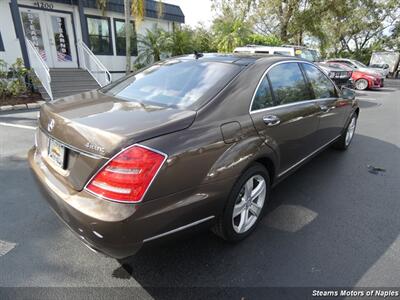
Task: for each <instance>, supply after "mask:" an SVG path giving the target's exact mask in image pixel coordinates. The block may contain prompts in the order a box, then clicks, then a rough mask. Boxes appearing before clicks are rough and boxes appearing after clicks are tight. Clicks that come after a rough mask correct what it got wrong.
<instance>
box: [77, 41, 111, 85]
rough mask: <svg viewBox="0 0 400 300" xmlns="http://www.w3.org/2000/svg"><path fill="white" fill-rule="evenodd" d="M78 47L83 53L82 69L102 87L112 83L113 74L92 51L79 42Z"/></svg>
mask: <svg viewBox="0 0 400 300" xmlns="http://www.w3.org/2000/svg"><path fill="white" fill-rule="evenodd" d="M78 47H79V50H80V52H81V56H80V57H81V65H82V67H83V68H84V69H85V70H86V71H88V72H89V73H90V75H92V77H93V78H94V80H96V81H97V83H98V84H99V85H100V86H101V87H103V86H105V85H107V84H109V83H110V82H111V74H110V72H109V71H108V70H107V69H106V67H105V66H104V65H103V64H102V63H101V62H100V60H99V59H98V58H97V57H96V55H94V53H93V52H92V50H90V49H89V47H88V46H86V44H85V43H84V42H82V41H79V42H78Z"/></svg>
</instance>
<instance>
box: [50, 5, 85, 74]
mask: <svg viewBox="0 0 400 300" xmlns="http://www.w3.org/2000/svg"><path fill="white" fill-rule="evenodd" d="M46 19H47V29H48V33H49V43H50V51H51V55H52V61H53V65H54V67H55V68H76V67H78V65H77V60H76V47H75V39H74V36H73V32H72V22H71V15H69V14H61V13H53V12H51V13H49V12H48V13H46Z"/></svg>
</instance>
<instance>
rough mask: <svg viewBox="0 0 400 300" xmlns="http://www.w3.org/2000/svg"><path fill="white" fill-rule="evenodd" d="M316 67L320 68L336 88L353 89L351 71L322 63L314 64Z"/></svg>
mask: <svg viewBox="0 0 400 300" xmlns="http://www.w3.org/2000/svg"><path fill="white" fill-rule="evenodd" d="M316 65H317V66H318V67H320V68H321V69H322V71H324V72H325V74H327V75H328V76H329V78H330V79H332V80H333V82H335V84H336V85H337V86H338V87H340V88H342V87H348V88H354V80H353V78H352V75H353V71H352V70H351V69H347V70H345V69H344V68H341V67H339V66H336V67H334V66H330V65H329V64H327V63H323V62H319V63H316Z"/></svg>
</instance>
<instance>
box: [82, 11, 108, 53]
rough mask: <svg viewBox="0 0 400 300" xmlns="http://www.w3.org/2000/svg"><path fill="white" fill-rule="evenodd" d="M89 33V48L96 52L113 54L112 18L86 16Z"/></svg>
mask: <svg viewBox="0 0 400 300" xmlns="http://www.w3.org/2000/svg"><path fill="white" fill-rule="evenodd" d="M86 23H87V27H88V34H89V48H90V50H92V51H93V53H94V54H99V55H112V54H113V50H112V41H111V30H110V19H109V18H105V17H98V16H86Z"/></svg>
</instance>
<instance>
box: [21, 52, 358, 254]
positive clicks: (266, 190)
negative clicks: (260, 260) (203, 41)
mask: <svg viewBox="0 0 400 300" xmlns="http://www.w3.org/2000/svg"><path fill="white" fill-rule="evenodd" d="M358 114H359V108H358V106H357V102H356V100H355V99H354V93H353V91H351V90H348V89H343V90H339V89H338V88H337V87H336V86H335V85H334V83H332V81H331V80H330V79H329V78H328V77H327V76H326V75H325V74H324V72H322V71H321V70H320V69H319V68H318V67H317V66H315V65H314V64H312V63H309V62H306V61H303V60H299V59H296V58H289V57H278V56H264V57H257V56H237V55H216V54H209V55H204V56H203V57H199V55H196V56H184V57H177V58H172V59H169V60H166V61H163V62H160V63H156V64H154V65H152V66H150V67H149V68H147V69H144V70H141V71H139V72H138V73H135V74H133V75H131V76H127V77H124V78H122V79H121V80H118V81H116V82H114V83H112V84H110V85H108V86H106V87H104V88H102V89H99V90H96V91H91V92H86V93H83V94H80V95H76V96H72V97H67V98H64V99H60V100H58V101H55V102H50V103H47V104H45V105H43V106H42V108H41V111H40V119H39V128H38V130H37V133H36V144H35V146H34V147H33V148H32V149H31V150H30V152H29V163H30V166H31V168H32V170H33V172H34V174H35V177H36V178H37V180H38V183H39V185H40V186H41V187H42V190H43V192H44V194H45V197H46V199H47V201H48V202H49V204H50V206H51V207H52V208H53V210H54V211H55V212H56V213H57V215H58V216H59V217H60V218H61V219H62V220H63V221H64V222H65V223H66V224H67V226H68V227H70V228H71V229H72V230H73V231H74V232H75V233H76V234H77V235H78V236H79V237H80V238H81V240H82V241H83V242H84V243H85V244H86V245H88V246H89V247H90V248H91V249H94V250H97V251H100V252H102V253H105V254H107V255H109V256H112V257H115V258H123V257H127V256H130V255H132V254H134V253H135V252H136V251H137V250H138V249H139V248H140V246H141V245H142V244H143V243H146V242H149V241H152V240H155V239H159V238H162V237H164V236H167V235H171V234H174V233H176V232H178V231H181V230H185V229H187V228H190V227H192V226H197V225H199V224H203V225H208V226H210V227H212V228H213V231H214V232H215V233H217V234H218V235H220V236H221V237H222V238H224V239H226V240H229V241H239V240H242V239H243V238H245V237H246V236H248V235H249V234H250V233H251V232H253V231H254V229H255V228H256V226H257V223H258V222H259V221H260V219H261V217H262V215H263V211H264V208H265V206H266V204H267V203H268V201H269V197H270V195H271V188H272V186H273V185H275V184H277V183H278V182H279V181H280V180H282V179H283V178H284V177H285V176H287V175H288V174H290V173H291V172H293V171H294V170H295V169H296V168H297V167H299V166H300V165H302V164H303V163H304V162H306V161H307V160H308V159H309V158H311V157H312V156H314V155H315V154H317V153H318V152H320V151H321V150H323V149H324V148H326V147H328V146H330V145H333V146H335V147H336V148H339V149H346V148H347V147H348V146H349V144H350V142H351V140H352V137H353V135H354V131H355V127H356V122H357V117H358Z"/></svg>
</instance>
